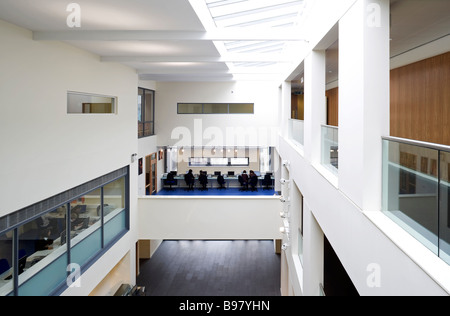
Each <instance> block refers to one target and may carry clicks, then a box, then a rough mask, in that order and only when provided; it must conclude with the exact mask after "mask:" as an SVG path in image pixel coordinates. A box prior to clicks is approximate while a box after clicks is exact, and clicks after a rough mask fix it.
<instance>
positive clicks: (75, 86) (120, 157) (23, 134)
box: [0, 21, 137, 216]
mask: <svg viewBox="0 0 450 316" xmlns="http://www.w3.org/2000/svg"><path fill="white" fill-rule="evenodd" d="M31 37H32V34H31V32H29V31H27V30H24V29H21V28H17V27H14V26H12V25H10V24H7V23H5V22H2V21H0V38H1V40H2V49H1V50H0V64H1V69H2V71H1V72H0V82H1V84H0V105H1V107H0V111H1V114H0V143H1V144H2V150H1V162H2V163H1V165H0V174H1V178H2V181H1V182H0V192H1V193H0V194H1V195H2V208H1V210H0V216H2V215H5V214H8V213H10V212H13V211H17V210H18V209H20V208H23V207H26V206H28V205H30V204H33V203H36V202H39V201H41V200H43V199H45V198H48V197H50V196H52V195H54V194H57V193H60V192H63V191H65V190H67V189H70V188H72V187H75V186H77V185H80V184H82V183H84V182H86V181H89V180H92V179H94V178H96V177H98V176H101V175H103V174H106V173H108V172H111V171H113V170H116V169H119V168H121V167H123V166H126V165H129V164H130V157H131V154H132V153H133V152H136V148H137V137H136V134H137V132H136V131H137V122H136V117H137V114H136V113H137V106H136V102H137V93H136V87H137V75H136V74H135V71H133V70H132V69H130V68H127V67H124V66H120V65H114V64H109V63H101V62H99V57H97V56H95V55H92V54H88V53H85V52H83V51H80V50H77V49H75V48H73V47H71V46H68V45H66V44H63V43H54V42H36V41H33V40H32V38H31ZM67 91H81V92H87V93H94V94H100V95H111V96H117V97H118V114H117V115H114V114H111V115H76V114H71V115H68V114H67ZM134 126H136V129H134ZM133 140H135V141H133Z"/></svg>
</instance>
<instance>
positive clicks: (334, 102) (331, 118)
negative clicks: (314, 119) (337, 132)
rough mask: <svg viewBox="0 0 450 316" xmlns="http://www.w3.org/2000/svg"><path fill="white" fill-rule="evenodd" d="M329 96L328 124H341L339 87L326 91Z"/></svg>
mask: <svg viewBox="0 0 450 316" xmlns="http://www.w3.org/2000/svg"><path fill="white" fill-rule="evenodd" d="M326 96H327V125H331V126H339V88H334V89H331V90H328V91H327V92H326Z"/></svg>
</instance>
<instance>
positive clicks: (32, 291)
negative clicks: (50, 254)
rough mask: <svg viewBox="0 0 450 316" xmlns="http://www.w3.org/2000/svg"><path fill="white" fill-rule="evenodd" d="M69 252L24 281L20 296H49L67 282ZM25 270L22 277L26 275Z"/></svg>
mask: <svg viewBox="0 0 450 316" xmlns="http://www.w3.org/2000/svg"><path fill="white" fill-rule="evenodd" d="M66 269H67V254H64V255H62V256H61V257H59V258H57V259H56V260H55V261H53V262H52V263H50V264H49V265H47V266H46V267H45V268H43V269H42V270H40V271H39V272H38V273H37V274H35V275H33V276H32V277H31V278H30V279H28V280H26V281H24V283H23V284H21V285H20V286H19V296H48V295H51V294H52V293H53V292H54V291H55V289H56V288H58V287H59V286H61V285H62V284H64V283H65V282H66V278H67V271H66ZM26 275H27V271H25V272H24V273H23V274H22V275H21V276H20V277H19V282H21V281H22V280H21V279H22V278H23V277H26Z"/></svg>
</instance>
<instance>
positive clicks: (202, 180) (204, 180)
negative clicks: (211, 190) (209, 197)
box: [198, 170, 208, 191]
mask: <svg viewBox="0 0 450 316" xmlns="http://www.w3.org/2000/svg"><path fill="white" fill-rule="evenodd" d="M198 181H199V182H200V184H201V185H202V189H201V190H202V191H205V190H208V189H207V188H206V185H207V184H208V176H207V173H206V171H205V172H203V171H201V170H200V175H199V176H198Z"/></svg>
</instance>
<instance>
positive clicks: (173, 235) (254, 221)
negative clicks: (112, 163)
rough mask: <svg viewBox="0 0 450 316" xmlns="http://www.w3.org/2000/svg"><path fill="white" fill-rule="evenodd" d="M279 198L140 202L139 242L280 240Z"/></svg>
mask: <svg viewBox="0 0 450 316" xmlns="http://www.w3.org/2000/svg"><path fill="white" fill-rule="evenodd" d="M280 211H281V203H280V201H279V198H278V197H253V198H252V197H220V196H217V197H204V196H202V197H190V196H188V197H165V196H157V197H144V198H139V222H140V225H139V239H146V240H148V239H189V240H195V239H202V240H204V239H218V240H221V239H231V240H237V239H244V240H245V239H281V234H280V230H279V229H280V226H281V220H280Z"/></svg>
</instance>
